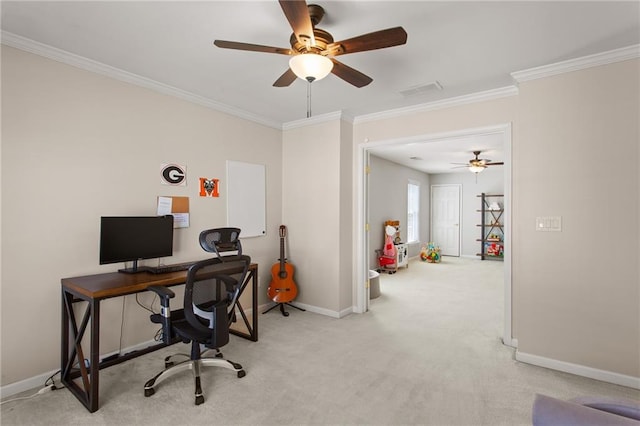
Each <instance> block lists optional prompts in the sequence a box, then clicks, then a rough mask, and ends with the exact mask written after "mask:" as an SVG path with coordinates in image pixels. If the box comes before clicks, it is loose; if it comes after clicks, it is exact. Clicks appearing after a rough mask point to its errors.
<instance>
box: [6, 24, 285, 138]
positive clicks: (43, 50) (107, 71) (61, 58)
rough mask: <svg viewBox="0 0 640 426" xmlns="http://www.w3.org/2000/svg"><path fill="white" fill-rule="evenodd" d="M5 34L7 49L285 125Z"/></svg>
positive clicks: (269, 123)
mask: <svg viewBox="0 0 640 426" xmlns="http://www.w3.org/2000/svg"><path fill="white" fill-rule="evenodd" d="M1 35H2V44H4V45H6V46H10V47H14V48H16V49H20V50H24V51H25V52H29V53H33V54H35V55H39V56H43V57H45V58H48V59H52V60H54V61H57V62H62V63H64V64H67V65H71V66H73V67H76V68H80V69H83V70H85V71H90V72H94V73H96V74H101V75H104V76H107V77H111V78H114V79H116V80H119V81H122V82H125V83H129V84H133V85H136V86H140V87H144V88H146V89H150V90H153V91H156V92H159V93H162V94H165V95H169V96H173V97H176V98H179V99H182V100H185V101H188V102H192V103H194V104H197V105H200V106H204V107H206V108H209V109H213V110H216V111H219V112H223V113H225V114H229V115H233V116H236V117H239V118H242V119H245V120H249V121H253V122H255V123H258V124H262V125H264V126H267V127H273V128H275V129H278V130H280V129H281V128H282V125H281V123H279V122H276V121H273V120H268V119H266V118H264V117H260V116H258V115H255V114H251V113H249V112H247V111H244V110H241V109H238V108H234V107H232V106H229V105H225V104H222V103H220V102H216V101H214V100H211V99H209V98H205V97H204V96H200V95H196V94H194V93H191V92H187V91H185V90H182V89H178V88H176V87H173V86H169V85H167V84H163V83H160V82H157V81H155V80H151V79H149V78H146V77H142V76H140V75H137V74H134V73H130V72H127V71H124V70H121V69H119V68H115V67H112V66H110V65H106V64H103V63H102V62H98V61H94V60H93V59H89V58H85V57H83V56H80V55H76V54H73V53H70V52H67V51H65V50H62V49H58V48H56V47H53V46H49V45H47V44H44V43H40V42H37V41H34V40H31V39H28V38H26V37H22V36H19V35H17V34H13V33H10V32H8V31H2V33H1Z"/></svg>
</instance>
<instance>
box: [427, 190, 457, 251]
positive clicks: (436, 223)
mask: <svg viewBox="0 0 640 426" xmlns="http://www.w3.org/2000/svg"><path fill="white" fill-rule="evenodd" d="M460 192H461V186H460V185H432V186H431V241H433V242H434V243H435V244H436V245H437V246H440V254H441V255H443V256H460Z"/></svg>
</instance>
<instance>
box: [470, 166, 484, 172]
mask: <svg viewBox="0 0 640 426" xmlns="http://www.w3.org/2000/svg"><path fill="white" fill-rule="evenodd" d="M485 168H486V166H469V171H470V172H471V173H480V172H482V171H483V170H484V169H485Z"/></svg>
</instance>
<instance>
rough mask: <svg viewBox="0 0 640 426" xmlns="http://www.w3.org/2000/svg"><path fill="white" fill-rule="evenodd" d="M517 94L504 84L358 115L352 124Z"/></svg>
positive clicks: (512, 88)
mask: <svg viewBox="0 0 640 426" xmlns="http://www.w3.org/2000/svg"><path fill="white" fill-rule="evenodd" d="M517 94H518V88H517V87H516V86H505V87H500V88H497V89H491V90H485V91H483V92H477V93H471V94H469V95H463V96H456V97H453V98H447V99H441V100H439V101H434V102H428V103H424V104H418V105H412V106H409V107H404V108H397V109H392V110H388V111H383V112H376V113H373V114H366V115H360V116H357V117H355V119H354V120H353V122H354V124H360V123H366V122H368V121H377V120H384V119H389V118H397V117H400V116H404V115H409V114H417V113H421V112H426V111H432V110H436V109H443V108H451V107H455V106H460V105H467V104H472V103H476V102H483V101H489V100H493V99H499V98H505V97H508V96H515V95H517Z"/></svg>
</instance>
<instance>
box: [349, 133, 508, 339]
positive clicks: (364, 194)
mask: <svg viewBox="0 0 640 426" xmlns="http://www.w3.org/2000/svg"><path fill="white" fill-rule="evenodd" d="M487 134H497V135H499V136H500V137H501V138H502V141H503V150H504V160H505V161H504V167H503V172H504V196H505V197H504V209H505V213H504V219H505V220H504V229H505V241H504V243H505V246H504V332H503V336H502V340H503V342H504V344H506V345H508V346H514V345H515V341H513V339H512V325H511V318H512V306H511V293H512V288H511V235H512V233H511V188H512V177H511V123H507V124H501V125H496V126H489V127H483V128H475V129H466V130H459V131H453V132H447V133H442V134H427V135H419V136H414V137H410V138H403V139H393V140H385V141H378V142H365V143H361V144H359V145H358V147H357V153H356V154H357V155H356V156H355V158H354V160H355V163H356V164H355V173H356V185H357V204H358V206H357V210H356V221H355V230H356V231H355V233H356V253H355V255H356V259H355V262H354V268H355V270H354V277H355V280H354V295H355V301H356V303H355V304H354V312H356V313H364V312H366V311H367V309H368V300H366V301H365V297H368V291H367V290H368V287H367V283H368V271H369V268H370V265H369V253H368V251H366V248H367V247H369V232H368V231H367V229H368V227H369V223H368V217H367V212H368V207H367V206H368V194H369V188H368V179H367V168H368V162H367V159H368V157H369V150H370V149H372V148H377V147H380V146H391V145H401V144H415V143H427V144H428V143H430V142H436V141H442V140H443V139H448V138H455V137H464V136H471V135H487ZM363 283H364V284H363Z"/></svg>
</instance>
